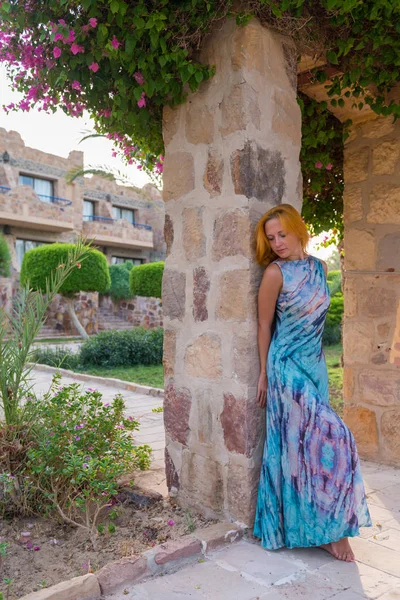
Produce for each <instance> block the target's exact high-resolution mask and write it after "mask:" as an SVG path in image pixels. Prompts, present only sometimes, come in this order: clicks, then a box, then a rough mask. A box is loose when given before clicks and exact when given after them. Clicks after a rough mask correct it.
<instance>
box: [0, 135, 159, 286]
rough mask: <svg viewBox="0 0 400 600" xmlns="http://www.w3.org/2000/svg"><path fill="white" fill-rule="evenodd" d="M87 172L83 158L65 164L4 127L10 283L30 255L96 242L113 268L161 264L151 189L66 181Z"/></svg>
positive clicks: (0, 209) (1, 177)
mask: <svg viewBox="0 0 400 600" xmlns="http://www.w3.org/2000/svg"><path fill="white" fill-rule="evenodd" d="M79 168H83V153H82V152H77V151H72V152H70V154H69V156H68V158H62V157H60V156H54V155H52V154H47V153H45V152H40V151H39V150H36V149H34V148H28V147H26V146H25V144H24V142H23V140H22V138H21V136H20V134H19V133H17V132H15V131H10V132H7V131H6V130H5V129H2V128H0V230H2V232H3V235H4V237H5V239H6V241H7V242H8V244H9V247H10V250H11V256H12V271H13V278H14V280H15V281H18V274H19V271H20V268H21V263H22V259H23V256H24V254H25V252H27V251H28V250H30V249H31V248H35V247H37V246H39V245H42V244H48V243H52V242H75V241H76V240H77V239H78V237H80V236H82V237H83V238H85V239H87V240H90V241H92V243H93V245H94V246H95V247H97V248H98V249H99V250H101V251H102V252H103V253H104V254H105V255H106V257H107V260H108V262H109V263H110V264H115V263H121V262H125V261H128V260H131V261H132V262H133V263H134V264H142V263H146V262H153V261H156V260H163V259H164V257H165V244H164V238H163V227H164V202H163V201H162V199H161V194H160V192H159V191H158V190H157V188H156V187H154V186H153V185H146V186H144V187H143V188H142V189H137V188H133V187H126V186H122V185H118V184H117V183H115V182H114V181H109V180H106V179H103V178H101V177H92V178H83V177H82V178H78V179H76V180H75V181H74V182H73V183H70V184H69V183H67V181H66V175H67V174H68V173H69V172H71V171H73V170H75V169H79Z"/></svg>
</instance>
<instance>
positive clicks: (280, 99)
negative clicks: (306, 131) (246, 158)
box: [272, 88, 301, 146]
mask: <svg viewBox="0 0 400 600" xmlns="http://www.w3.org/2000/svg"><path fill="white" fill-rule="evenodd" d="M273 100H274V115H273V117H272V131H274V132H275V133H277V134H279V135H282V136H284V137H287V138H289V140H291V141H292V142H293V144H294V145H295V146H300V144H301V111H300V107H299V105H298V103H297V101H296V94H289V92H286V91H285V90H282V89H279V88H275V90H274V94H273Z"/></svg>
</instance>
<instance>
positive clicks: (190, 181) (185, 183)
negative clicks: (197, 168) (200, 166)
mask: <svg viewBox="0 0 400 600" xmlns="http://www.w3.org/2000/svg"><path fill="white" fill-rule="evenodd" d="M193 189H194V160H193V156H192V155H191V154H189V152H168V150H167V153H166V156H165V161H164V171H163V198H164V202H168V201H169V200H179V198H182V196H185V195H186V194H188V193H189V192H191V191H192V190H193Z"/></svg>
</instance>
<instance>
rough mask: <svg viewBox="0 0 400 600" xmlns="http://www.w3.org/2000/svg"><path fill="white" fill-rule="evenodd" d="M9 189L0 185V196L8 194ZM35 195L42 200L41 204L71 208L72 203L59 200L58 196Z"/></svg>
mask: <svg viewBox="0 0 400 600" xmlns="http://www.w3.org/2000/svg"><path fill="white" fill-rule="evenodd" d="M10 191H11V188H10V187H8V186H7V185H0V194H6V193H7V192H10ZM36 195H37V196H39V198H40V199H41V200H42V202H46V203H47V204H57V205H58V206H71V204H72V201H71V200H67V199H66V198H59V197H58V196H46V194H38V193H37V192H36Z"/></svg>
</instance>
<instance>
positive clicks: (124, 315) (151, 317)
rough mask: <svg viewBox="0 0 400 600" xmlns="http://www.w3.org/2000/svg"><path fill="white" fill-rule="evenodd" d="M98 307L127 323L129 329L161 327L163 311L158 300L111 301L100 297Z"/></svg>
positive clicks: (162, 324) (136, 298)
mask: <svg viewBox="0 0 400 600" xmlns="http://www.w3.org/2000/svg"><path fill="white" fill-rule="evenodd" d="M99 306H100V308H102V309H103V310H105V311H107V312H110V313H113V314H114V315H117V316H118V317H120V318H121V319H125V321H126V322H127V328H129V327H145V328H146V329H153V328H154V327H163V326H164V323H163V310H162V301H161V299H160V298H148V297H144V296H133V298H129V300H119V301H113V300H112V298H111V297H110V296H100V300H99Z"/></svg>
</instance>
